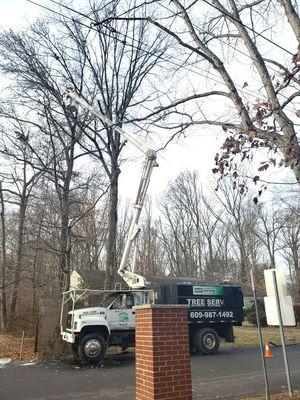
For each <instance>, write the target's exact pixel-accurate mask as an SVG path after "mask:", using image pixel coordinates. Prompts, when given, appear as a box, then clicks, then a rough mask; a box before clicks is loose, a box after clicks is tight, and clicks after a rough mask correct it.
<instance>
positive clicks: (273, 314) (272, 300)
mask: <svg viewBox="0 0 300 400" xmlns="http://www.w3.org/2000/svg"><path fill="white" fill-rule="evenodd" d="M264 301H265V309H266V317H267V324H268V325H278V326H279V318H278V312H277V306H276V297H265V298H264ZM280 308H281V315H282V323H283V325H284V326H295V325H296V321H295V314H294V309H293V302H292V298H291V296H284V297H280Z"/></svg>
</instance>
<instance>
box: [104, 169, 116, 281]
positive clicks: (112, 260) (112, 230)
mask: <svg viewBox="0 0 300 400" xmlns="http://www.w3.org/2000/svg"><path fill="white" fill-rule="evenodd" d="M119 173H120V172H119V168H118V165H117V163H112V167H111V180H110V190H109V205H108V227H107V228H108V232H107V244H106V264H105V282H104V287H105V289H112V286H113V283H114V274H115V271H116V267H117V251H116V239H117V224H118V185H119Z"/></svg>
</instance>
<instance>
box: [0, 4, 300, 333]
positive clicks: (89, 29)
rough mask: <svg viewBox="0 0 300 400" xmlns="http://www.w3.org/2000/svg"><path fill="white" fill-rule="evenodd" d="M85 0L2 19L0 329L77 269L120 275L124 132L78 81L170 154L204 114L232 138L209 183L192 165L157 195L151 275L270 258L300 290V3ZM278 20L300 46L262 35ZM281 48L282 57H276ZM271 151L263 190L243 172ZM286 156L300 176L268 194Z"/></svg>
mask: <svg viewBox="0 0 300 400" xmlns="http://www.w3.org/2000/svg"><path fill="white" fill-rule="evenodd" d="M83 3H84V4H83V5H82V9H80V10H76V9H75V8H74V7H75V5H76V2H74V7H73V6H72V2H68V3H66V2H61V4H60V5H59V6H58V7H56V9H55V10H56V11H59V12H56V13H55V10H54V12H53V13H51V8H48V15H47V16H45V18H41V19H40V20H37V21H35V22H34V23H32V24H31V25H30V26H27V27H26V28H24V29H23V30H9V31H4V30H2V31H1V32H0V50H1V54H2V57H3V61H2V62H1V66H0V69H1V73H2V76H3V77H4V84H3V85H4V88H3V91H2V93H1V106H0V154H1V171H0V213H1V214H0V215H1V223H0V226H1V231H0V239H1V246H0V306H1V307H0V328H4V329H12V330H13V329H14V328H15V327H18V326H19V325H20V324H21V325H22V324H25V323H26V324H27V326H30V325H32V327H33V326H34V324H35V322H36V319H37V315H38V305H39V303H40V301H41V300H42V299H43V298H44V299H45V298H48V297H51V296H52V297H53V298H59V297H60V294H61V291H62V290H66V289H68V285H69V276H70V272H71V271H72V270H73V269H76V270H78V271H82V270H104V271H105V287H106V288H112V287H113V285H114V275H115V273H116V270H117V266H118V263H119V261H120V257H121V253H122V249H123V244H124V241H125V238H126V234H127V231H128V225H129V220H130V213H131V209H130V206H129V205H128V204H127V203H125V200H126V199H125V196H122V195H121V198H122V197H123V198H122V202H121V204H120V201H119V175H120V172H121V169H122V168H121V167H122V162H123V161H124V159H123V155H124V147H125V144H126V143H125V142H124V141H122V140H121V138H120V136H119V134H118V133H117V132H115V131H114V130H113V129H112V128H111V127H108V126H107V125H106V124H102V123H101V122H100V121H97V120H95V119H93V118H91V117H90V115H89V114H88V113H87V112H85V111H84V110H82V109H79V110H78V111H74V112H70V111H69V110H67V109H66V107H65V105H64V103H63V100H62V96H63V92H64V89H65V88H66V87H72V88H73V89H74V90H76V92H77V93H78V94H79V95H80V96H82V97H83V98H84V99H86V100H87V101H88V102H89V103H90V104H93V106H94V107H95V108H98V109H99V110H100V111H101V112H102V113H103V114H105V115H106V116H107V117H108V118H109V119H110V120H112V121H113V122H114V123H115V124H116V125H118V126H124V125H125V124H126V129H127V128H128V129H130V131H131V132H133V133H134V134H137V135H139V137H141V140H142V141H143V142H145V143H148V142H149V141H151V140H152V139H154V140H153V141H154V142H160V143H161V144H162V146H161V148H160V149H159V150H160V151H163V150H164V149H165V148H166V146H167V145H168V144H169V143H170V142H171V141H172V140H174V139H176V138H177V137H180V135H182V134H183V133H184V134H185V133H186V132H190V131H192V132H193V133H195V132H198V127H199V126H209V127H210V129H215V132H216V131H217V132H221V133H220V134H222V135H223V136H222V138H223V139H224V144H223V146H222V148H221V149H220V151H219V152H218V154H217V155H216V157H215V168H214V169H213V172H214V174H215V178H214V177H213V174H212V176H211V177H210V178H209V179H208V181H209V182H208V184H207V185H204V184H203V183H202V182H200V180H199V176H198V173H197V171H193V170H187V171H182V172H181V173H180V174H179V175H178V176H177V178H176V179H174V180H173V181H170V182H169V184H168V186H167V187H166V188H165V191H164V193H163V194H161V197H160V198H159V199H148V200H147V204H146V206H145V211H144V214H143V218H142V223H141V230H140V234H139V239H138V247H137V258H138V261H137V265H138V271H137V272H139V273H141V274H143V275H148V276H151V275H174V276H184V277H197V278H199V280H204V281H206V280H209V281H231V282H248V280H249V267H250V264H249V263H250V261H249V259H251V262H252V263H254V264H255V267H256V274H257V282H258V283H261V282H262V273H263V270H264V269H265V268H269V267H275V266H282V267H285V268H286V271H287V272H288V275H289V281H290V285H291V290H292V291H293V293H294V295H295V298H297V299H298V300H300V298H299V295H300V292H299V289H300V265H299V253H300V226H299V212H300V203H299V181H300V146H299V138H298V136H297V127H298V125H299V124H298V122H297V121H298V120H297V118H299V110H298V109H297V102H296V101H297V98H298V96H299V89H298V85H299V79H300V77H299V69H300V61H299V60H300V55H299V51H298V50H297V44H299V32H300V28H299V25H300V24H299V16H298V15H297V13H296V11H295V8H294V7H293V4H292V2H291V1H290V0H280V1H278V2H274V3H276V6H274V5H273V6H274V7H275V8H274V7H270V4H271V3H273V2H271V3H269V2H266V1H264V0H261V1H260V0H259V1H254V2H251V3H249V4H246V5H245V4H240V2H239V1H234V0H230V1H228V2H226V4H225V2H224V4H223V2H220V1H215V2H214V3H213V5H212V4H208V3H207V2H205V4H206V5H205V6H204V7H202V6H203V4H202V3H201V7H200V8H201V10H202V13H201V15H200V14H197V12H198V11H197V10H196V9H195V7H194V6H195V5H196V4H197V3H199V2H198V1H192V2H189V1H186V2H180V1H179V0H172V1H171V2H169V3H168V4H164V2H157V4H155V7H154V6H153V5H152V4H151V3H152V2H143V1H141V2H140V3H137V2H136V1H130V0H128V1H125V0H124V1H117V0H113V1H111V2H107V4H105V5H104V6H103V4H102V2H98V1H95V0H94V1H89V2H83ZM100 3H101V7H100V6H99V4H100ZM156 5H157V7H156ZM225 6H226V7H225ZM53 7H55V6H54V5H53ZM274 10H275V11H274ZM78 12H79V14H78ZM49 13H50V14H49ZM78 15H79V16H80V18H79V17H78ZM262 15H264V16H266V18H262ZM277 20H280V21H281V23H282V24H285V26H286V27H287V29H289V32H290V35H291V37H293V40H294V42H295V46H296V47H295V49H294V50H295V51H294V53H291V52H290V51H287V50H286V49H285V48H282V46H281V49H279V50H280V52H284V57H281V58H279V60H278V59H277V58H276V57H277V56H276V57H275V55H277V54H278V52H279V50H278V44H277V43H275V42H274V41H272V40H271V41H270V40H269V41H268V46H269V47H268V48H266V47H265V45H266V43H265V40H266V39H265V38H264V36H263V35H262V34H261V33H258V31H262V32H269V31H270V30H272V32H273V31H274V35H275V36H276V34H278V32H277V31H276V29H277V28H275V27H276V26H277V25H278V24H277ZM250 21H251V27H250V28H249V26H248V25H249V24H250ZM274 21H276V23H274ZM280 33H281V31H280ZM270 49H271V50H272V51H273V52H274V59H273V58H272V59H271V58H270V57H271V56H270V57H269V56H268V58H266V57H265V56H264V53H266V54H268V55H269V53H270V54H271V53H272V51H271V50H270ZM298 49H299V48H298ZM297 51H298V52H297ZM287 53H288V54H287ZM272 54H273V53H272ZM280 54H281V53H280ZM233 60H235V62H234V63H233V62H232V61H233ZM245 60H246V62H244V61H245ZM235 63H237V64H239V65H240V66H241V68H245V70H243V72H244V73H245V72H246V73H247V74H248V75H246V76H247V80H245V82H244V83H243V82H242V81H241V77H240V71H237V70H236V65H234V66H233V64H235ZM242 65H243V67H242ZM246 69H247V70H246ZM252 74H253V75H252ZM253 76H255V78H253ZM200 78H201V79H200ZM248 78H249V79H248ZM252 78H253V79H252ZM196 129H197V131H196ZM205 132H208V131H205ZM178 146H179V145H178ZM158 147H159V146H157V148H158ZM257 153H258V155H259V159H258V160H256V161H254V164H255V163H256V164H257V166H258V167H257V173H256V172H255V173H254V174H252V175H253V176H250V182H252V184H253V186H254V187H255V189H254V191H251V190H250V189H249V188H248V184H247V182H248V181H249V176H248V172H244V171H247V167H248V166H249V164H250V163H251V161H252V160H253V158H254V155H255V154H257ZM274 166H275V167H278V166H279V167H282V166H286V167H288V170H289V171H290V172H291V175H292V176H293V179H292V181H291V182H290V183H289V182H285V183H284V184H283V185H282V186H280V187H281V189H283V190H281V191H280V192H279V191H278V190H277V191H275V190H274V191H272V189H271V188H269V191H268V193H267V194H265V195H264V196H263V197H264V202H261V201H260V198H261V197H262V195H263V194H264V193H265V189H266V185H265V182H264V179H262V178H263V177H262V175H263V174H264V171H266V170H267V169H268V168H270V169H271V168H273V167H274ZM221 178H222V179H221ZM153 179H155V174H154V178H153ZM247 179H248V181H247ZM215 189H217V190H215Z"/></svg>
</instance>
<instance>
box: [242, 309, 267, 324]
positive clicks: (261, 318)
mask: <svg viewBox="0 0 300 400" xmlns="http://www.w3.org/2000/svg"><path fill="white" fill-rule="evenodd" d="M258 317H259V321H260V325H261V326H267V318H266V313H265V311H263V310H259V311H258ZM247 321H248V322H249V324H251V325H254V326H257V318H256V313H255V311H252V312H250V313H249V314H248V316H247Z"/></svg>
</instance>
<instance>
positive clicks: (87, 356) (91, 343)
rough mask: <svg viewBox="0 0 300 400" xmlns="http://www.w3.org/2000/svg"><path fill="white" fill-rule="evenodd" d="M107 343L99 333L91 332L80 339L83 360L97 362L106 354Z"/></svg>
mask: <svg viewBox="0 0 300 400" xmlns="http://www.w3.org/2000/svg"><path fill="white" fill-rule="evenodd" d="M106 349H107V344H106V341H105V339H104V338H103V336H102V335H100V334H99V333H89V334H87V335H85V336H83V338H82V339H81V340H80V343H79V346H78V355H79V358H80V360H81V361H83V362H88V363H90V364H97V363H98V362H99V361H100V360H102V358H103V357H104V355H105V352H106Z"/></svg>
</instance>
